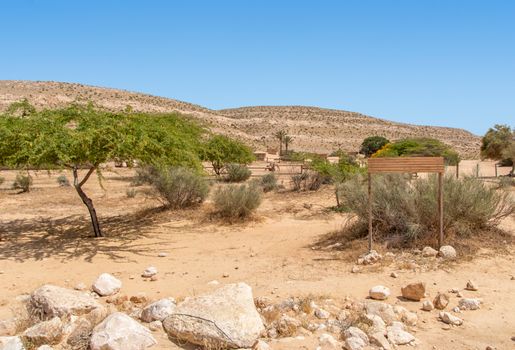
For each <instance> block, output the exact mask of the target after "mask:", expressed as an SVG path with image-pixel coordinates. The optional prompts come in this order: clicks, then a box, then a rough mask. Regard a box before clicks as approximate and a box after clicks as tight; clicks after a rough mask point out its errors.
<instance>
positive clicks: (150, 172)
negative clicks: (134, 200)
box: [131, 166, 159, 187]
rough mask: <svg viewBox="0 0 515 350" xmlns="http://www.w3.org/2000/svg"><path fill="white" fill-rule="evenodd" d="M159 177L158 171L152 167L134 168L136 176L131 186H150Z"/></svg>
mask: <svg viewBox="0 0 515 350" xmlns="http://www.w3.org/2000/svg"><path fill="white" fill-rule="evenodd" d="M158 177H159V171H158V169H157V168H156V167H153V166H143V167H141V168H136V175H135V176H134V177H133V179H132V181H131V186H133V187H138V186H143V185H145V184H147V185H151V184H152V183H153V182H154V181H155V180H156V179H157V178H158Z"/></svg>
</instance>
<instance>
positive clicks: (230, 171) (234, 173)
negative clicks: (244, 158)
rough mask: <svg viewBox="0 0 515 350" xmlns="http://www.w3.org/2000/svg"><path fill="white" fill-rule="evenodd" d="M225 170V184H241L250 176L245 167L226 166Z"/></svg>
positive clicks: (232, 164) (236, 165)
mask: <svg viewBox="0 0 515 350" xmlns="http://www.w3.org/2000/svg"><path fill="white" fill-rule="evenodd" d="M225 170H226V174H225V181H227V182H242V181H245V180H247V179H248V178H249V177H250V175H251V174H252V172H251V171H250V169H249V168H247V167H246V166H245V165H242V164H236V163H231V164H227V165H226V166H225Z"/></svg>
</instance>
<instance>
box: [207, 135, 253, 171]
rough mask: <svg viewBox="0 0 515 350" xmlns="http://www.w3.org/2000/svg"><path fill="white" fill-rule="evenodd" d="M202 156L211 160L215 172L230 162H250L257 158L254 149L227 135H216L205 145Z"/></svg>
mask: <svg viewBox="0 0 515 350" xmlns="http://www.w3.org/2000/svg"><path fill="white" fill-rule="evenodd" d="M202 157H203V159H204V160H207V161H209V162H211V165H212V166H213V170H214V172H215V174H217V175H220V173H221V170H222V169H223V168H224V167H225V166H226V165H227V164H229V163H237V164H249V163H251V162H252V161H253V160H254V159H255V158H254V154H253V153H252V150H251V149H250V148H249V147H247V146H246V145H244V144H243V143H241V142H239V141H237V140H233V139H231V138H229V137H227V136H223V135H214V136H212V137H211V138H210V139H209V140H208V142H207V143H206V144H205V145H204V149H203V154H202Z"/></svg>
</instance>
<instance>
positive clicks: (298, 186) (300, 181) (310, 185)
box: [291, 171, 323, 191]
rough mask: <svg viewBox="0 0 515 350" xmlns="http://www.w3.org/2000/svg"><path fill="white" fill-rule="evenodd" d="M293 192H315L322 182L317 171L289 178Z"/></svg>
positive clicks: (321, 177)
mask: <svg viewBox="0 0 515 350" xmlns="http://www.w3.org/2000/svg"><path fill="white" fill-rule="evenodd" d="M291 181H292V184H293V190H294V191H317V190H318V189H319V188H320V186H321V185H322V182H323V176H322V175H320V173H318V172H317V171H310V172H305V173H302V174H296V175H293V176H292V177H291Z"/></svg>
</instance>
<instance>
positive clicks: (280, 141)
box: [279, 140, 283, 157]
mask: <svg viewBox="0 0 515 350" xmlns="http://www.w3.org/2000/svg"><path fill="white" fill-rule="evenodd" d="M282 155H283V140H279V157H280V156H282Z"/></svg>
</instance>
